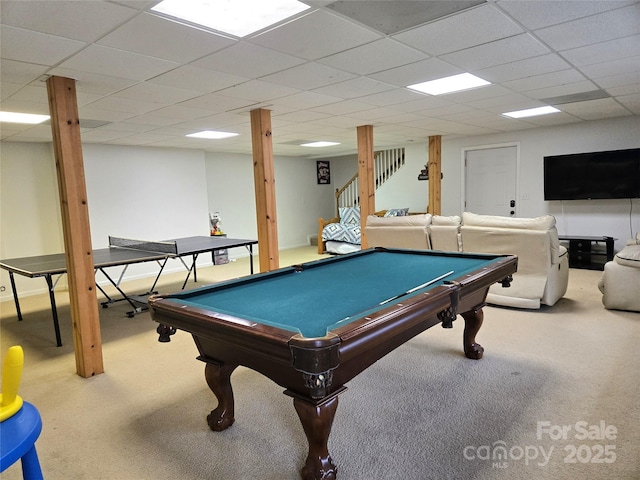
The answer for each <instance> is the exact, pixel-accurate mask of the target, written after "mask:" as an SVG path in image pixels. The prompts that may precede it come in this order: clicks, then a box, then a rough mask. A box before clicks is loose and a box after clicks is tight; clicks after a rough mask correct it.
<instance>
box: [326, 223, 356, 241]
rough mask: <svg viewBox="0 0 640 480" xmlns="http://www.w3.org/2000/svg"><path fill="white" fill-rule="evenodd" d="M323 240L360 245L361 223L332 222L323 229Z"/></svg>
mask: <svg viewBox="0 0 640 480" xmlns="http://www.w3.org/2000/svg"><path fill="white" fill-rule="evenodd" d="M322 240H324V241H325V242H326V241H327V240H333V241H334V242H346V243H353V244H355V245H360V225H353V224H346V223H330V224H329V225H327V226H326V227H324V228H323V229H322Z"/></svg>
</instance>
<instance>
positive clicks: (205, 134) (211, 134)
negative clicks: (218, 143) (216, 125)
mask: <svg viewBox="0 0 640 480" xmlns="http://www.w3.org/2000/svg"><path fill="white" fill-rule="evenodd" d="M237 135H239V133H232V132H216V131H215V130H203V131H202V132H196V133H190V134H189V135H187V137H193V138H209V139H214V140H220V139H221V138H229V137H235V136H237Z"/></svg>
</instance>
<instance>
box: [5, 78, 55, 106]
mask: <svg viewBox="0 0 640 480" xmlns="http://www.w3.org/2000/svg"><path fill="white" fill-rule="evenodd" d="M38 83H40V84H41V85H37V86H36V85H27V86H25V87H23V88H21V89H20V90H19V91H18V92H16V93H15V94H14V95H12V96H11V100H14V101H25V102H31V103H41V104H43V105H46V106H47V108H48V107H49V97H48V95H47V85H46V84H45V83H44V82H38Z"/></svg>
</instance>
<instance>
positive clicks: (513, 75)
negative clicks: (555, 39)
mask: <svg viewBox="0 0 640 480" xmlns="http://www.w3.org/2000/svg"><path fill="white" fill-rule="evenodd" d="M569 68H570V65H569V64H568V63H567V61H566V60H563V59H562V58H561V57H560V56H558V55H557V54H554V53H549V54H547V55H540V56H538V57H533V58H526V59H524V60H517V61H515V62H511V63H505V64H503V65H498V66H496V67H490V68H485V69H482V70H478V71H476V72H473V73H474V75H477V76H479V77H480V78H483V79H485V80H487V81H489V82H508V81H510V80H517V79H520V78H527V77H532V76H536V75H542V74H544V73H550V72H557V71H559V70H567V69H569Z"/></svg>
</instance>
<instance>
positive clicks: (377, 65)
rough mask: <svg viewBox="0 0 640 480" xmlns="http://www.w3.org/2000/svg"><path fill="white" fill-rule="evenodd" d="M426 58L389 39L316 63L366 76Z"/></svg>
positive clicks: (422, 54) (416, 51)
mask: <svg viewBox="0 0 640 480" xmlns="http://www.w3.org/2000/svg"><path fill="white" fill-rule="evenodd" d="M427 58H428V55H426V54H425V53H422V52H420V51H418V50H415V49H413V48H410V47H407V46H405V45H402V44H401V43H399V42H396V41H395V40H392V39H390V38H383V39H381V40H376V41H375V42H371V43H368V44H366V45H362V46H359V47H355V48H352V49H350V50H346V51H344V52H340V53H336V54H335V55H330V56H328V57H325V58H322V59H320V60H318V63H322V64H324V65H329V66H331V67H334V68H338V69H340V70H345V71H347V72H351V73H355V74H358V75H367V74H370V73H374V72H381V71H383V70H388V69H390V68H395V67H399V66H401V65H405V64H407V63H413V62H417V61H420V60H426V59H427Z"/></svg>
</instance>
